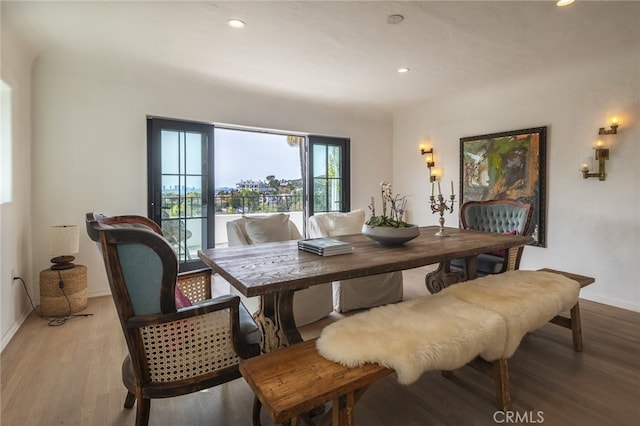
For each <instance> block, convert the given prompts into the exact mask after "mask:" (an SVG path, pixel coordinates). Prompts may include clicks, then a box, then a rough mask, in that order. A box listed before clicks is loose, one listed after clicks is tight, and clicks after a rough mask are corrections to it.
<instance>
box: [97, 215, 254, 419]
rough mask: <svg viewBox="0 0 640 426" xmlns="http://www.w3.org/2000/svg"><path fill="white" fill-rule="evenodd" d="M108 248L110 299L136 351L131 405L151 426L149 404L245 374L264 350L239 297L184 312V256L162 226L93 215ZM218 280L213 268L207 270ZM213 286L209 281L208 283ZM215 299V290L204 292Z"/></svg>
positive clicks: (126, 373)
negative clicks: (179, 294) (179, 292)
mask: <svg viewBox="0 0 640 426" xmlns="http://www.w3.org/2000/svg"><path fill="white" fill-rule="evenodd" d="M86 225H87V233H88V234H89V236H90V238H91V239H93V240H94V241H96V242H98V243H99V244H100V247H101V252H102V256H103V259H104V264H105V267H106V270H107V277H108V279H109V286H110V288H111V295H112V297H113V301H114V303H115V306H116V311H117V312H118V317H119V318H120V325H121V327H122V331H123V332H124V337H125V340H126V342H127V347H128V349H129V355H128V356H127V357H126V358H125V359H124V362H123V363H122V381H123V382H124V385H125V387H126V388H127V390H128V393H127V397H126V400H125V403H124V407H125V408H133V405H134V403H136V401H137V407H136V426H146V425H147V424H148V422H149V412H150V400H151V399H152V398H167V397H172V396H178V395H184V394H187V393H191V392H197V391H199V390H202V389H206V388H209V387H212V386H216V385H218V384H221V383H225V382H228V381H230V380H234V379H236V378H239V377H240V371H239V363H240V359H241V358H248V357H251V356H256V355H258V354H259V353H260V346H259V343H260V332H259V330H258V328H257V326H256V325H255V323H254V322H253V319H252V318H251V316H250V315H249V313H248V312H247V311H246V309H244V306H242V304H241V303H240V298H239V297H237V296H231V295H225V296H219V297H215V298H212V299H206V300H198V301H197V302H196V301H195V300H194V299H196V296H195V293H194V292H191V291H189V290H188V288H189V287H190V284H188V283H187V285H185V286H184V288H185V290H187V291H186V292H185V293H186V295H188V297H191V299H189V302H193V304H192V305H189V304H187V306H184V307H181V308H180V307H178V306H177V305H178V301H177V299H176V291H175V289H176V286H181V287H182V282H179V276H178V259H177V257H176V253H175V251H174V250H173V248H172V247H171V245H170V243H169V242H168V241H167V240H166V239H165V238H164V237H163V236H162V233H161V230H160V229H159V227H158V226H157V225H155V223H153V222H151V221H148V219H146V220H145V219H144V218H141V217H139V216H117V217H112V218H109V217H106V216H103V215H99V214H95V213H88V214H87V223H86ZM208 275H209V276H210V275H211V271H208ZM207 282H210V281H207ZM199 293H201V294H205V293H206V294H207V295H210V288H209V290H208V291H207V290H204V291H201V292H199Z"/></svg>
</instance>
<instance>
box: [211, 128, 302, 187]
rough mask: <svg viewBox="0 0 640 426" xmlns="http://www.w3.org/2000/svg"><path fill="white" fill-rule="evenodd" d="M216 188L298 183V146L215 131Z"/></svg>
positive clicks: (264, 135)
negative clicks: (243, 182)
mask: <svg viewBox="0 0 640 426" xmlns="http://www.w3.org/2000/svg"><path fill="white" fill-rule="evenodd" d="M214 138H215V139H214V140H215V142H214V145H215V182H216V188H221V187H231V188H233V187H235V185H236V183H237V182H240V181H241V180H250V179H252V180H256V181H257V180H262V181H265V182H266V177H267V176H269V175H274V176H275V177H276V179H280V180H282V179H300V178H301V171H300V153H299V148H298V146H290V145H289V144H288V143H287V137H286V136H285V135H274V134H269V133H258V132H244V131H238V130H229V129H221V128H217V127H216V129H215V134H214Z"/></svg>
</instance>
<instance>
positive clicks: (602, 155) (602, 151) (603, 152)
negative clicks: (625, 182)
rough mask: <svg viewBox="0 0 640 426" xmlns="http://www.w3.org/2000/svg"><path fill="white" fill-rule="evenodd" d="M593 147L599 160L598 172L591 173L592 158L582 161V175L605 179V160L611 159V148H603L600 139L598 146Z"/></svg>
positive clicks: (585, 177)
mask: <svg viewBox="0 0 640 426" xmlns="http://www.w3.org/2000/svg"><path fill="white" fill-rule="evenodd" d="M616 127H617V126H616ZM601 130H602V129H601ZM593 149H594V150H595V152H596V155H595V158H596V161H598V173H589V162H590V160H589V159H586V160H585V161H584V162H583V163H582V169H581V171H582V177H583V178H584V179H587V178H590V177H597V178H598V180H605V167H604V162H605V160H608V159H609V148H603V147H602V141H598V142H597V143H596V147H595V148H593Z"/></svg>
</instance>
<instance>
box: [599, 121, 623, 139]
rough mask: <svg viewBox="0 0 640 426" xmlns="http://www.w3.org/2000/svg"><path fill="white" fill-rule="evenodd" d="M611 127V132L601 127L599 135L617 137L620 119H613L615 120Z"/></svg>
mask: <svg viewBox="0 0 640 426" xmlns="http://www.w3.org/2000/svg"><path fill="white" fill-rule="evenodd" d="M609 127H611V129H610V130H605V128H604V127H600V129H598V134H599V135H617V134H618V119H617V118H615V117H614V118H613V120H611V126H609Z"/></svg>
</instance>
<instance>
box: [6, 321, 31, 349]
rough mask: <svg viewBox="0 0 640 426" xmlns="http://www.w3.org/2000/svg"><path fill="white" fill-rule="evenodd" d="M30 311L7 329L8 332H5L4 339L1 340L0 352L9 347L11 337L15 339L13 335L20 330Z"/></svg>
mask: <svg viewBox="0 0 640 426" xmlns="http://www.w3.org/2000/svg"><path fill="white" fill-rule="evenodd" d="M30 313H31V311H29V312H27V313H25V314H24V315H23V316H22V317H21V318H19V319H18V320H17V321H16V322H14V323H13V325H12V326H11V327H9V330H7V332H6V333H4V335H3V336H2V339H1V340H0V352H2V351H4V348H6V347H7V345H8V344H9V342H10V341H11V339H13V336H15V335H16V333H17V332H18V330H19V329H20V327H21V326H22V324H23V323H24V322H25V320H26V319H27V317H28V316H29V314H30Z"/></svg>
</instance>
